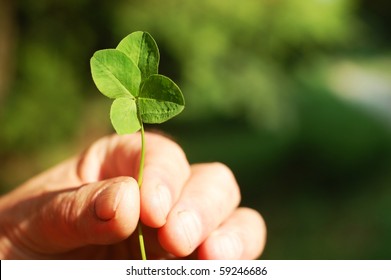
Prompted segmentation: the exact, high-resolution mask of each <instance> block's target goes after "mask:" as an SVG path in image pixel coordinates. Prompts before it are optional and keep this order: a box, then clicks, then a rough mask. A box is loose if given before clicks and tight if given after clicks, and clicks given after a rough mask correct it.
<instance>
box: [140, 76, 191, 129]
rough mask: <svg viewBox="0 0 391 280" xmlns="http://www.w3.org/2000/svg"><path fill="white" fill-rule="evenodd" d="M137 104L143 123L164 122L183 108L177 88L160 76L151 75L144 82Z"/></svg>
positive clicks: (182, 100) (181, 97)
mask: <svg viewBox="0 0 391 280" xmlns="http://www.w3.org/2000/svg"><path fill="white" fill-rule="evenodd" d="M137 102H138V107H139V110H140V115H141V120H142V121H143V122H144V123H162V122H165V121H167V120H168V119H171V118H172V117H174V116H176V115H178V114H179V113H180V112H182V110H183V108H184V106H185V100H184V98H183V95H182V92H181V90H180V89H179V87H178V86H177V85H176V84H175V83H174V82H173V81H172V80H170V79H169V78H167V77H165V76H162V75H152V76H150V77H149V78H148V79H147V80H146V81H145V82H144V84H143V86H142V88H141V91H140V95H139V98H138V100H137Z"/></svg>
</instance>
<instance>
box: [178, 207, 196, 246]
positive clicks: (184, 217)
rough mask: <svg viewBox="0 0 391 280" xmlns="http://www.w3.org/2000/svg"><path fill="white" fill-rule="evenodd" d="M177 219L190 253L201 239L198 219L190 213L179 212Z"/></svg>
mask: <svg viewBox="0 0 391 280" xmlns="http://www.w3.org/2000/svg"><path fill="white" fill-rule="evenodd" d="M178 215H179V219H180V222H181V224H182V230H183V234H184V236H186V239H187V243H188V249H189V251H192V250H193V249H194V248H195V247H196V246H197V245H198V241H199V239H200V237H201V223H200V220H199V217H198V216H197V215H196V214H195V213H193V212H191V211H187V210H185V211H181V212H179V214H178Z"/></svg>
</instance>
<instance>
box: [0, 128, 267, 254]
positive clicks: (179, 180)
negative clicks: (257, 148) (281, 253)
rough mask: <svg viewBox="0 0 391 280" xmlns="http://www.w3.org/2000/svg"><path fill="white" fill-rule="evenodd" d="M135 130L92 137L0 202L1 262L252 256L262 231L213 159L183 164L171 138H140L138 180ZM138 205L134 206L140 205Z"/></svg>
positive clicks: (259, 246) (262, 226) (256, 216)
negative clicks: (143, 254)
mask: <svg viewBox="0 0 391 280" xmlns="http://www.w3.org/2000/svg"><path fill="white" fill-rule="evenodd" d="M139 139H140V137H139V135H137V134H133V135H127V136H116V135H114V136H110V137H105V138H102V139H100V140H98V141H97V142H96V143H94V144H93V145H92V146H91V147H90V148H89V149H88V150H86V151H85V152H84V153H83V154H82V155H80V156H77V157H74V158H72V159H70V160H67V161H66V162H63V163H62V164H60V165H58V166H56V167H54V168H52V169H50V170H48V171H46V172H44V173H42V174H40V175H38V176H37V177H34V178H32V179H31V180H29V181H27V182H26V183H24V184H23V185H22V186H20V187H18V188H16V189H15V190H13V191H12V192H10V193H8V194H6V195H4V196H3V197H1V198H0V257H1V258H2V259H64V258H65V259H107V258H109V259H119V258H125V259H132V258H135V259H139V258H140V252H139V244H138V237H137V230H136V228H137V223H138V221H139V218H141V221H142V222H143V224H144V225H143V230H144V238H145V246H146V250H147V257H148V258H149V259H172V258H183V257H187V258H199V259H252V258H256V257H258V256H259V255H260V253H261V252H262V250H263V247H264V244H265V239H266V227H265V224H264V222H263V220H262V218H261V216H260V215H259V214H258V213H257V212H256V211H254V210H252V209H248V208H238V204H239V201H240V192H239V187H238V185H237V183H236V181H235V178H234V176H233V174H232V172H231V171H230V170H229V169H228V168H227V167H226V166H224V165H223V164H220V163H205V164H196V165H189V163H188V161H187V159H186V156H185V154H184V152H183V151H182V149H181V148H180V147H179V146H178V145H177V144H176V143H174V142H172V141H171V140H169V139H167V138H165V137H163V136H160V135H157V134H152V133H147V134H146V157H145V168H144V182H143V184H142V188H141V191H140V190H139V187H138V185H137V182H136V181H135V180H134V179H133V178H134V177H136V176H137V174H138V167H139V157H140V143H139V141H140V140H139ZM140 205H141V207H140Z"/></svg>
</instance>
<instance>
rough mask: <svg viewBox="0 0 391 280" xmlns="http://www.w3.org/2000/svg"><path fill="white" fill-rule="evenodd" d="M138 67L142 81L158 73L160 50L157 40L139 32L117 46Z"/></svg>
mask: <svg viewBox="0 0 391 280" xmlns="http://www.w3.org/2000/svg"><path fill="white" fill-rule="evenodd" d="M117 50H119V51H121V52H123V53H124V54H126V55H127V56H129V57H130V59H131V60H132V61H133V62H134V63H135V64H136V65H137V66H138V68H139V69H140V71H141V80H142V81H144V80H145V79H147V78H148V77H149V76H150V75H153V74H157V73H158V67H159V57H160V55H159V49H158V47H157V45H156V42H155V40H154V39H153V38H152V36H151V35H150V34H149V33H147V32H142V31H137V32H133V33H131V34H129V35H128V36H126V37H125V38H124V39H123V40H122V41H121V42H120V43H119V44H118V46H117Z"/></svg>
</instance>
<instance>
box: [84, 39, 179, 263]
mask: <svg viewBox="0 0 391 280" xmlns="http://www.w3.org/2000/svg"><path fill="white" fill-rule="evenodd" d="M159 58H160V54H159V49H158V47H157V45H156V42H155V40H154V39H153V38H152V36H151V35H150V34H149V33H147V32H142V31H137V32H133V33H131V34H129V35H128V36H126V37H125V38H124V39H123V40H122V41H121V42H120V43H119V44H118V46H117V47H116V48H115V49H105V50H100V51H97V52H95V53H94V55H93V56H92V58H91V61H90V65H91V74H92V79H93V80H94V82H95V85H96V87H97V88H98V89H99V91H100V92H101V93H102V94H104V95H105V96H107V97H109V98H111V99H114V101H113V103H112V105H111V109H110V119H111V123H112V124H113V127H114V129H115V131H116V132H117V133H118V134H128V133H134V132H137V131H139V130H141V156H140V168H139V174H138V179H137V180H138V184H139V187H141V185H142V181H143V170H144V158H145V140H144V138H145V135H144V126H143V124H144V123H162V122H165V121H167V120H169V119H171V118H172V117H174V116H176V115H178V114H179V113H180V112H182V110H183V108H184V106H185V100H184V98H183V95H182V92H181V90H180V89H179V87H178V86H177V85H176V84H175V83H174V82H173V81H172V80H171V79H169V78H168V77H166V76H163V75H160V74H158V67H159ZM138 234H139V241H140V251H141V257H142V259H144V260H145V259H146V254H145V246H144V237H143V234H142V227H141V223H139V225H138Z"/></svg>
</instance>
